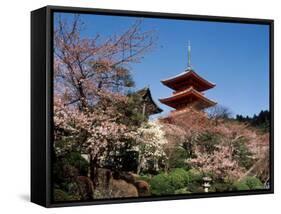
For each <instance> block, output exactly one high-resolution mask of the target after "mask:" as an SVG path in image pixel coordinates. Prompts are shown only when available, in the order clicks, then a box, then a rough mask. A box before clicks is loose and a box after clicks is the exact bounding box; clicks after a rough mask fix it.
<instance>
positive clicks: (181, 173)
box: [169, 169, 189, 189]
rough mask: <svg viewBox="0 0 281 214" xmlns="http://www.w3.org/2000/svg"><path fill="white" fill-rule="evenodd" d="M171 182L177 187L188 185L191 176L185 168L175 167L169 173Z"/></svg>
mask: <svg viewBox="0 0 281 214" xmlns="http://www.w3.org/2000/svg"><path fill="white" fill-rule="evenodd" d="M169 178H170V182H171V184H172V186H173V187H174V188H175V189H181V188H184V187H186V185H187V184H188V183H189V176H188V173H187V171H185V170H184V169H175V170H173V171H172V172H171V173H170V174H169Z"/></svg>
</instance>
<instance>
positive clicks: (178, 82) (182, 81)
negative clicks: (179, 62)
mask: <svg viewBox="0 0 281 214" xmlns="http://www.w3.org/2000/svg"><path fill="white" fill-rule="evenodd" d="M190 80H193V81H195V82H197V84H196V85H198V87H197V86H195V85H193V84H189V83H188V82H190ZM161 82H162V83H163V84H164V85H166V86H167V87H169V88H171V89H173V90H176V91H177V90H181V89H182V88H183V87H184V86H185V87H190V86H194V87H196V89H197V90H198V91H205V90H208V89H211V88H213V87H215V84H214V83H211V82H209V81H207V80H205V79H204V78H203V77H201V76H199V75H198V74H197V73H196V72H195V71H193V70H189V71H185V72H183V73H182V74H179V75H177V76H174V77H171V78H169V79H166V80H162V81H161Z"/></svg>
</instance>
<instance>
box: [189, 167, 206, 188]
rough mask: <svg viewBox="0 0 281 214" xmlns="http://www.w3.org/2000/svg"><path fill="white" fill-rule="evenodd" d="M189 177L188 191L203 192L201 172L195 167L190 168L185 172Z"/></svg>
mask: <svg viewBox="0 0 281 214" xmlns="http://www.w3.org/2000/svg"><path fill="white" fill-rule="evenodd" d="M187 174H188V177H189V183H188V184H187V189H188V191H190V192H203V191H204V190H203V187H202V179H203V174H202V173H201V172H199V171H198V170H196V169H190V170H188V172H187Z"/></svg>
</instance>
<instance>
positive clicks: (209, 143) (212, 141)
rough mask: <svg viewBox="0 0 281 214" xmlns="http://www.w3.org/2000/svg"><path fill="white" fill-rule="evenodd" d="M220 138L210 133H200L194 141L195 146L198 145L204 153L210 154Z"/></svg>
mask: <svg viewBox="0 0 281 214" xmlns="http://www.w3.org/2000/svg"><path fill="white" fill-rule="evenodd" d="M220 139H221V138H220V136H219V135H218V134H215V133H212V132H205V133H202V134H201V135H200V136H199V137H198V139H197V140H196V141H197V142H196V143H197V145H200V146H201V147H202V148H203V149H204V150H205V152H207V153H208V154H212V153H213V152H214V151H215V149H216V146H217V145H218V144H219V143H220Z"/></svg>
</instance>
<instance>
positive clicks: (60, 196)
mask: <svg viewBox="0 0 281 214" xmlns="http://www.w3.org/2000/svg"><path fill="white" fill-rule="evenodd" d="M75 200H80V198H79V197H78V196H72V195H69V194H67V193H66V192H64V191H63V190H61V189H54V201H75Z"/></svg>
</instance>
